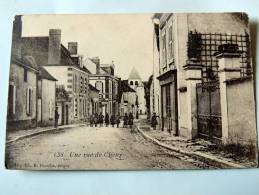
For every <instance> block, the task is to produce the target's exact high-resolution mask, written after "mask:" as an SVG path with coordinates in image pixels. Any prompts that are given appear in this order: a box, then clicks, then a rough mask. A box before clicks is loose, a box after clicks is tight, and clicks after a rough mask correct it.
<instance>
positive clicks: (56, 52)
mask: <svg viewBox="0 0 259 195" xmlns="http://www.w3.org/2000/svg"><path fill="white" fill-rule="evenodd" d="M60 55H61V30H60V29H50V30H49V53H48V64H59V63H60Z"/></svg>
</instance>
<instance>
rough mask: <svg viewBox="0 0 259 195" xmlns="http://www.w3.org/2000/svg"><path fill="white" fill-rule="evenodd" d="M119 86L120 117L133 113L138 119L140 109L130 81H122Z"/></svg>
mask: <svg viewBox="0 0 259 195" xmlns="http://www.w3.org/2000/svg"><path fill="white" fill-rule="evenodd" d="M119 85H120V87H119V88H120V93H119V102H120V116H124V115H125V114H127V115H129V113H132V114H133V116H134V118H137V112H138V109H139V108H138V96H137V93H136V91H135V90H134V89H132V88H131V87H130V86H129V84H128V80H122V81H121V82H120V84H119Z"/></svg>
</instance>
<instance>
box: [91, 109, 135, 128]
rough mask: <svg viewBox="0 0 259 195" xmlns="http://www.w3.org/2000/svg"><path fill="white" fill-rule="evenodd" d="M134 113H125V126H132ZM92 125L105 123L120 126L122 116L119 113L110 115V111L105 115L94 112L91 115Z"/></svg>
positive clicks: (100, 125)
mask: <svg viewBox="0 0 259 195" xmlns="http://www.w3.org/2000/svg"><path fill="white" fill-rule="evenodd" d="M133 120H134V117H133V114H132V113H131V112H130V113H129V115H128V114H127V113H125V115H124V117H123V128H127V127H128V126H129V127H130V128H132V126H133ZM89 122H90V127H93V126H95V127H97V126H99V127H102V126H103V125H104V124H105V126H106V127H108V126H109V125H111V126H112V127H114V125H116V126H117V128H119V125H120V117H119V116H118V115H116V116H115V115H111V116H109V114H108V113H105V116H104V115H103V114H102V113H100V114H99V115H98V114H97V113H95V114H93V115H91V116H90V120H89Z"/></svg>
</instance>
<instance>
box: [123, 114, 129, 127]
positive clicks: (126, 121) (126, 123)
mask: <svg viewBox="0 0 259 195" xmlns="http://www.w3.org/2000/svg"><path fill="white" fill-rule="evenodd" d="M128 119H129V118H128V114H127V113H125V115H124V117H123V128H125V127H126V128H127V125H128Z"/></svg>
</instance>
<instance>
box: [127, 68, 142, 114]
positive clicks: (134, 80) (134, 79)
mask: <svg viewBox="0 0 259 195" xmlns="http://www.w3.org/2000/svg"><path fill="white" fill-rule="evenodd" d="M128 84H129V86H130V87H131V88H132V89H134V90H135V91H136V95H137V99H138V111H139V114H140V115H143V114H146V112H147V108H146V99H145V88H144V84H143V82H142V78H141V77H140V75H139V73H138V71H137V70H136V68H135V67H133V68H132V70H131V72H130V74H129V78H128Z"/></svg>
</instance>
